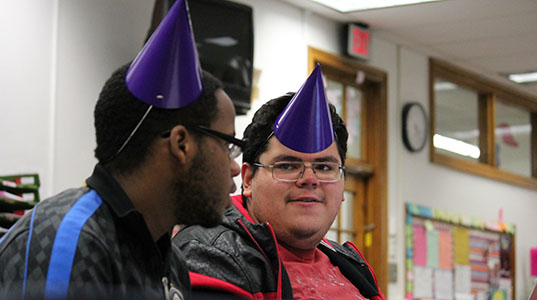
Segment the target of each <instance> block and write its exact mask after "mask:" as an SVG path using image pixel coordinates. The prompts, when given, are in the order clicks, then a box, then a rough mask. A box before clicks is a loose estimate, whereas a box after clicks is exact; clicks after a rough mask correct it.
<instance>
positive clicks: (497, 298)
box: [491, 290, 507, 300]
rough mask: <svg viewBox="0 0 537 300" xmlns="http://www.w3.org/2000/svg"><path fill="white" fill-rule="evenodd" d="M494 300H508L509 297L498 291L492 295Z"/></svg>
mask: <svg viewBox="0 0 537 300" xmlns="http://www.w3.org/2000/svg"><path fill="white" fill-rule="evenodd" d="M491 299H492V300H507V295H506V294H505V292H504V291H502V290H496V291H494V292H493V293H492V298H491Z"/></svg>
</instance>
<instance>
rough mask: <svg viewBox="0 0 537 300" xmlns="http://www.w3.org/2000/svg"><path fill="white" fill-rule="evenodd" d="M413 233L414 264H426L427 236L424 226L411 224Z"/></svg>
mask: <svg viewBox="0 0 537 300" xmlns="http://www.w3.org/2000/svg"><path fill="white" fill-rule="evenodd" d="M413 227H414V228H413V229H414V230H413V234H414V265H416V266H426V265H427V236H426V233H425V227H424V226H422V225H414V226H413Z"/></svg>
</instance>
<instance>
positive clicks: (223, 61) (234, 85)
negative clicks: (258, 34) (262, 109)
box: [188, 0, 254, 115]
mask: <svg viewBox="0 0 537 300" xmlns="http://www.w3.org/2000/svg"><path fill="white" fill-rule="evenodd" d="M188 6H189V11H190V18H191V21H192V28H193V31H194V38H195V39H196V45H197V49H198V55H199V58H200V62H201V66H202V68H203V69H205V70H206V71H208V72H210V73H211V74H213V75H214V76H216V77H217V78H218V79H220V80H221V81H222V82H223V84H224V89H225V91H226V93H227V94H228V95H229V97H230V98H231V99H232V100H233V103H234V105H235V110H236V113H237V114H238V115H244V114H246V113H247V112H248V110H249V109H250V99H251V91H252V73H253V55H254V54H253V53H254V33H253V13H252V8H251V7H250V6H247V5H243V4H239V3H234V2H231V1H226V0H190V1H188Z"/></svg>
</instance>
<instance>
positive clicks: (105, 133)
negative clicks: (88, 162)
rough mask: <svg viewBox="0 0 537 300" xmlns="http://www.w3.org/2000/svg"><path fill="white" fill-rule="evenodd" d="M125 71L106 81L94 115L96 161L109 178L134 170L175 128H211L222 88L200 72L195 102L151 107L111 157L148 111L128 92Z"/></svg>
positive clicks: (211, 78) (124, 67) (116, 72)
mask: <svg viewBox="0 0 537 300" xmlns="http://www.w3.org/2000/svg"><path fill="white" fill-rule="evenodd" d="M128 67H129V64H127V65H125V66H122V67H121V68H119V69H117V70H116V71H114V73H113V74H112V76H111V77H110V78H109V79H108V80H107V81H106V83H105V85H104V87H103V89H102V91H101V93H100V95H99V99H98V101H97V104H96V105H95V111H94V117H95V135H96V139H97V147H96V148H95V157H96V158H97V160H98V161H99V163H101V164H103V165H104V167H105V168H106V169H107V170H108V171H109V172H111V173H112V174H128V173H130V172H132V171H134V170H136V168H137V167H139V166H140V165H141V164H142V162H143V161H144V160H145V159H146V157H147V156H148V154H149V149H150V146H151V144H152V143H153V141H154V140H155V139H156V138H158V137H159V136H160V134H161V133H162V132H164V131H166V130H169V129H171V128H173V127H174V126H176V125H178V124H185V125H192V124H196V125H203V126H210V124H211V123H212V121H213V120H214V118H215V117H216V115H217V100H216V96H215V92H216V90H218V89H220V88H222V83H221V82H220V81H219V80H218V79H216V78H215V77H214V76H212V75H211V74H209V73H208V72H205V71H203V74H202V81H203V92H202V95H201V96H200V97H199V98H198V100H196V101H195V102H193V103H192V104H190V105H188V106H186V107H183V108H179V109H163V108H158V107H153V108H152V109H151V111H150V112H149V114H148V115H147V117H146V119H145V120H144V121H143V122H142V124H141V125H140V127H139V128H138V130H137V131H136V133H135V134H134V135H133V136H132V138H131V140H130V141H129V142H128V143H127V145H126V146H125V148H123V150H122V151H121V152H120V153H119V155H117V157H114V156H115V154H116V152H117V151H118V149H119V148H120V147H121V146H122V145H123V143H124V142H125V140H126V139H127V138H128V136H129V135H130V134H131V132H132V131H133V129H134V128H135V127H136V125H137V124H138V122H139V121H140V119H141V118H142V116H143V115H144V113H145V112H146V111H147V109H148V108H149V105H148V104H146V103H144V102H142V101H140V100H138V99H137V98H136V97H135V96H134V95H133V94H132V93H131V92H130V91H129V90H128V88H127V85H126V83H125V75H126V73H127V70H128ZM192 133H193V134H196V133H195V132H192Z"/></svg>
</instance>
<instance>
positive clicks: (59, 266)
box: [45, 190, 102, 299]
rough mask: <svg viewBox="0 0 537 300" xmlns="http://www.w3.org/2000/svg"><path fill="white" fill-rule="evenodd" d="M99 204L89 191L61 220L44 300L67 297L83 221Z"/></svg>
mask: <svg viewBox="0 0 537 300" xmlns="http://www.w3.org/2000/svg"><path fill="white" fill-rule="evenodd" d="M101 203H102V200H101V198H100V197H99V195H97V193H96V192H95V191H94V190H91V191H90V192H88V193H86V194H85V195H84V196H82V197H81V198H80V199H78V201H77V202H76V203H75V204H74V205H73V207H71V209H70V210H69V211H68V212H67V214H66V215H65V217H64V218H63V220H62V222H61V224H60V227H59V228H58V232H57V233H56V237H55V239H54V244H53V245H52V253H51V255H50V262H49V266H48V273H47V282H46V286H45V299H65V298H66V297H67V290H68V289H69V279H70V278H71V270H72V268H73V260H74V258H75V252H76V248H77V245H78V237H79V236H80V232H81V231H82V227H83V226H84V224H85V223H86V221H87V220H88V219H89V218H90V217H91V216H92V215H93V213H94V212H95V211H96V210H97V208H99V206H100V205H101Z"/></svg>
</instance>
